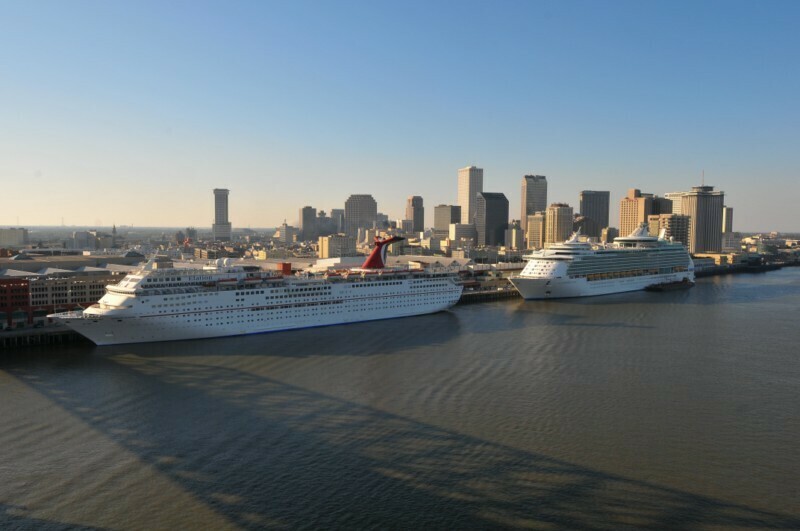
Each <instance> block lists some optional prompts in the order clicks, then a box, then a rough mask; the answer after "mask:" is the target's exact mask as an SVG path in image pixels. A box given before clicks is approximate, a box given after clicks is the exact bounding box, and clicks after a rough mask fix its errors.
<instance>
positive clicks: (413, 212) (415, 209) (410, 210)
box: [406, 195, 425, 232]
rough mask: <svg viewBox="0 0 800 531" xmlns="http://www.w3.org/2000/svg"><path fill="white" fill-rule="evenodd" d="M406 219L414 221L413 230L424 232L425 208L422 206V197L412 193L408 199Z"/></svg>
mask: <svg viewBox="0 0 800 531" xmlns="http://www.w3.org/2000/svg"><path fill="white" fill-rule="evenodd" d="M406 219H410V220H411V221H412V222H413V228H412V229H411V231H412V232H423V231H424V230H425V208H424V207H423V206H422V198H421V197H420V196H418V195H412V196H410V197H409V198H408V200H407V201H406Z"/></svg>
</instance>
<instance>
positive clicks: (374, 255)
mask: <svg viewBox="0 0 800 531" xmlns="http://www.w3.org/2000/svg"><path fill="white" fill-rule="evenodd" d="M401 240H405V238H401V237H400V236H392V237H391V238H386V239H385V240H381V239H380V238H375V248H374V249H373V250H372V252H371V253H370V255H369V256H368V257H367V259H366V260H364V263H363V264H361V268H362V269H383V268H384V266H385V265H386V251H387V247H388V246H389V244H390V243H394V242H399V241H401Z"/></svg>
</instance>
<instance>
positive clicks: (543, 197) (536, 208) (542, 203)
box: [519, 175, 547, 232]
mask: <svg viewBox="0 0 800 531" xmlns="http://www.w3.org/2000/svg"><path fill="white" fill-rule="evenodd" d="M546 209H547V177H545V176H544V175H525V176H524V177H523V178H522V209H521V211H520V218H519V220H520V226H521V227H522V231H523V232H525V229H526V228H527V224H528V216H531V215H533V214H535V213H536V212H544V211H545V210H546Z"/></svg>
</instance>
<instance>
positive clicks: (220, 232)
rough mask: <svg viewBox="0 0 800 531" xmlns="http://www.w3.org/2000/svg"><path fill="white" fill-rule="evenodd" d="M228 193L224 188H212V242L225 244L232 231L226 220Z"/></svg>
mask: <svg viewBox="0 0 800 531" xmlns="http://www.w3.org/2000/svg"><path fill="white" fill-rule="evenodd" d="M229 193H230V191H229V190H227V189H225V188H214V224H213V225H212V226H211V232H212V233H213V235H214V241H222V242H227V241H230V239H231V234H232V232H233V229H232V228H231V222H230V220H228V194H229Z"/></svg>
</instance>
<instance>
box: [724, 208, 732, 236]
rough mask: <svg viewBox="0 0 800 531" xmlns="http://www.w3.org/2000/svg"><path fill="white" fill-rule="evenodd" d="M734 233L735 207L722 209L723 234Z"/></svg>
mask: <svg viewBox="0 0 800 531" xmlns="http://www.w3.org/2000/svg"><path fill="white" fill-rule="evenodd" d="M731 232H733V207H729V206H723V207H722V233H723V234H729V233H731Z"/></svg>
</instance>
